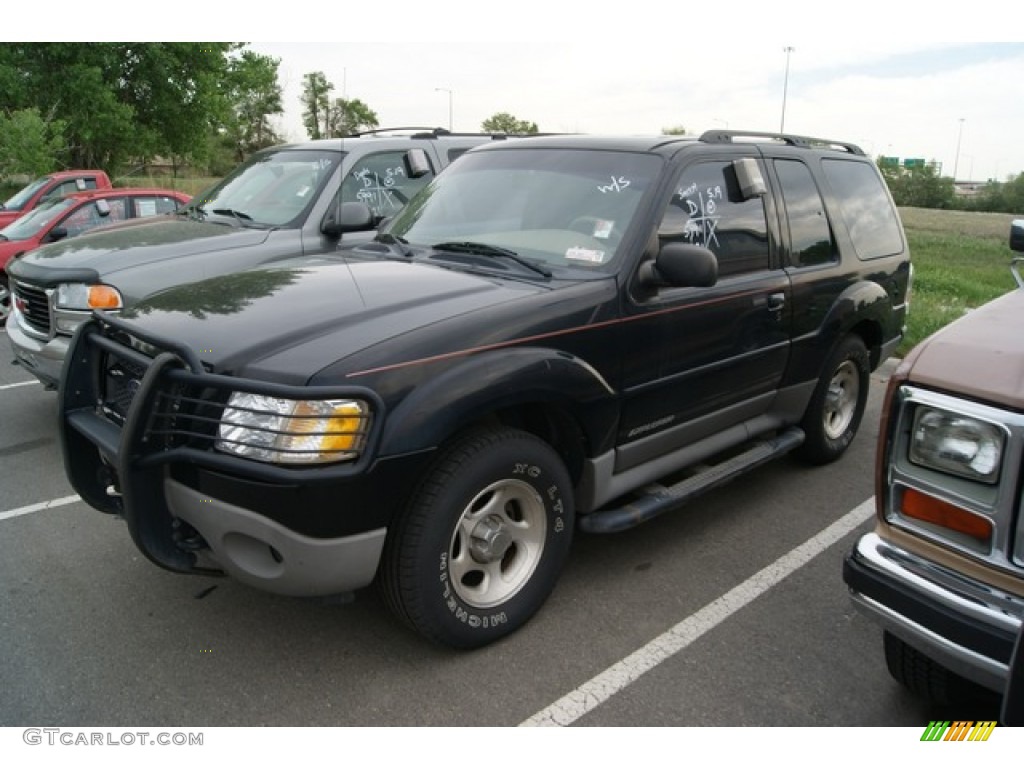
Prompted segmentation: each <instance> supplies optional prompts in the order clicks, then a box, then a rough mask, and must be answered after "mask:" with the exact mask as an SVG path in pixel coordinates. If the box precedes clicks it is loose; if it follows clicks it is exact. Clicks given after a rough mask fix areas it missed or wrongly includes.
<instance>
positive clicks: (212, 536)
mask: <svg viewBox="0 0 1024 768" xmlns="http://www.w3.org/2000/svg"><path fill="white" fill-rule="evenodd" d="M164 495H165V497H166V499H167V506H168V508H169V509H170V511H171V514H172V515H173V516H174V517H175V518H177V519H180V520H184V521H185V522H186V523H188V524H189V525H191V526H192V527H193V528H195V529H196V530H197V531H198V532H199V533H200V534H201V535H202V537H203V539H204V541H205V542H206V544H207V545H208V546H209V548H210V551H209V557H210V558H211V559H212V560H213V561H214V562H215V563H216V565H217V566H219V567H220V568H222V569H223V570H224V571H225V572H226V573H227V574H228V575H230V576H232V577H234V578H235V579H237V580H238V581H240V582H242V583H244V584H248V585H250V586H253V587H256V588H258V589H262V590H265V591H267V592H275V593H277V594H280V595H293V596H314V595H332V594H336V593H339V592H350V591H352V590H355V589H359V588H361V587H365V586H366V585H368V584H369V583H370V582H371V581H373V576H374V574H375V573H376V571H377V564H378V562H379V561H380V555H381V551H382V550H383V548H384V538H385V535H386V534H387V529H386V528H378V529H376V530H373V531H367V532H365V533H361V534H356V535H352V536H342V537H338V538H332V539H316V538H313V537H311V536H304V535H302V534H300V533H297V532H296V531H293V530H290V529H288V528H286V527H284V526H283V525H280V524H279V523H275V522H274V521H272V520H268V519H267V518H265V517H263V516H262V515H258V514H255V513H254V512H251V511H249V510H247V509H243V508H241V507H238V506H235V505H233V504H228V503H226V502H223V501H220V500H218V499H215V498H210V497H208V496H206V495H205V494H203V493H200V492H199V491H196V490H194V489H192V488H189V487H188V486H186V485H184V484H182V483H180V482H177V481H176V480H172V479H170V478H168V479H166V480H165V481H164Z"/></svg>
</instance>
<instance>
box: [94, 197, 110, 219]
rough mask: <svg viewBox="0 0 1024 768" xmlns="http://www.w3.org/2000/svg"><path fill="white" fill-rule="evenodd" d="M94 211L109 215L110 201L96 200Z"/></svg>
mask: <svg viewBox="0 0 1024 768" xmlns="http://www.w3.org/2000/svg"><path fill="white" fill-rule="evenodd" d="M96 213H98V214H99V215H100V216H109V215H110V203H109V202H108V201H107V200H97V201H96Z"/></svg>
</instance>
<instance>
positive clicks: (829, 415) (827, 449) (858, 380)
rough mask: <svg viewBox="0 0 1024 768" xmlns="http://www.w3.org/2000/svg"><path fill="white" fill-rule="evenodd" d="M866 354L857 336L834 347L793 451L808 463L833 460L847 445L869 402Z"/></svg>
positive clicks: (868, 376) (840, 454)
mask: <svg viewBox="0 0 1024 768" xmlns="http://www.w3.org/2000/svg"><path fill="white" fill-rule="evenodd" d="M869 383H870V369H869V366H868V351H867V348H866V347H865V346H864V342H863V341H861V339H860V337H859V336H852V335H851V336H847V337H845V338H844V339H843V340H842V341H840V342H839V345H838V346H837V347H836V349H835V351H834V352H833V353H832V356H831V357H830V358H829V361H828V364H827V365H826V366H825V369H824V373H822V376H821V379H820V380H819V381H818V385H817V386H816V387H815V390H814V394H813V395H812V396H811V402H810V403H809V404H808V406H807V412H806V413H805V414H804V418H803V421H802V422H801V423H800V426H801V428H802V429H803V431H804V435H805V439H804V443H803V445H801V446H800V447H799V448H797V449H796V451H795V452H794V453H795V454H796V456H797V457H798V458H800V459H803V460H804V461H806V462H808V463H809V464H828V463H829V462H832V461H835V460H836V459H838V458H839V457H840V456H842V455H843V453H845V452H846V449H847V448H848V447H849V446H850V443H851V442H853V438H854V437H855V436H856V434H857V429H858V428H859V427H860V421H861V418H862V417H863V416H864V407H865V405H866V404H867V401H868V386H869Z"/></svg>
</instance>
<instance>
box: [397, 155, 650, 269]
mask: <svg viewBox="0 0 1024 768" xmlns="http://www.w3.org/2000/svg"><path fill="white" fill-rule="evenodd" d="M661 167H662V161H661V159H660V158H658V157H655V156H653V155H647V154H643V153H637V152H618V151H600V150H579V149H526V148H522V149H520V148H516V149H507V150H499V151H484V152H470V153H467V154H466V155H464V156H463V157H461V158H459V161H458V162H457V163H455V164H453V165H452V166H451V167H449V168H448V169H447V170H445V172H444V173H442V174H440V175H439V176H438V177H437V178H436V179H434V181H433V182H431V183H430V185H429V186H428V187H427V188H426V189H425V190H424V191H423V192H422V193H421V194H420V195H419V196H418V197H417V198H416V199H415V200H413V201H412V203H411V204H410V205H408V206H406V208H405V209H404V210H403V211H402V212H401V213H400V214H399V215H398V216H397V217H396V218H395V220H394V221H393V222H392V224H391V226H390V227H389V228H388V232H389V233H390V234H393V235H396V236H398V237H402V238H404V239H406V240H408V241H409V242H410V243H413V244H416V245H433V244H438V243H443V242H473V243H480V244H485V245H491V246H496V247H498V248H505V249H508V250H511V251H514V252H515V253H516V254H518V255H520V256H523V257H526V258H530V259H536V260H540V261H543V262H545V263H546V264H548V265H551V266H577V267H584V268H601V267H604V266H606V265H608V264H610V263H611V262H612V261H613V260H614V259H615V257H616V255H617V253H618V248H619V244H620V243H621V242H622V239H623V236H624V234H625V233H626V231H627V229H628V228H629V226H630V224H631V223H632V221H633V217H634V215H635V214H636V211H637V209H638V207H639V205H640V201H641V199H642V198H643V197H644V194H645V193H646V191H647V189H648V187H649V186H651V183H652V181H653V180H654V179H656V178H657V176H658V174H659V173H660V171H661Z"/></svg>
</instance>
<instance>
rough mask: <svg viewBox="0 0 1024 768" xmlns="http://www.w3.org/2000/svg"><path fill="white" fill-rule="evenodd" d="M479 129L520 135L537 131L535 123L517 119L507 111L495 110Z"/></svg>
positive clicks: (486, 131)
mask: <svg viewBox="0 0 1024 768" xmlns="http://www.w3.org/2000/svg"><path fill="white" fill-rule="evenodd" d="M480 130H482V131H484V132H485V133H507V134H510V135H522V134H531V133H537V124H536V123H531V122H528V121H526V120H518V119H516V118H515V117H514V116H513V115H510V114H509V113H508V112H496V113H495V114H493V115H491V116H490V117H489V118H487V119H486V120H484V121H483V123H481V125H480Z"/></svg>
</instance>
